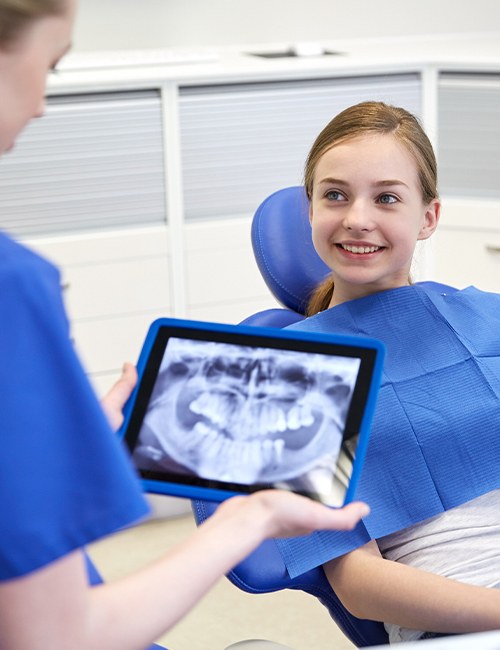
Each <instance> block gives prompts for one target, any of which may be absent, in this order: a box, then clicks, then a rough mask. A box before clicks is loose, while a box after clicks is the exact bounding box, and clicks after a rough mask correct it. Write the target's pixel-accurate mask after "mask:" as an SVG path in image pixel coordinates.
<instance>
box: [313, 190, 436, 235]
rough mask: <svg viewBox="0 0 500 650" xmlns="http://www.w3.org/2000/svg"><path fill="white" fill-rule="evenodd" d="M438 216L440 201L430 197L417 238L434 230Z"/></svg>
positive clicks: (430, 233)
mask: <svg viewBox="0 0 500 650" xmlns="http://www.w3.org/2000/svg"><path fill="white" fill-rule="evenodd" d="M440 216H441V203H440V201H439V199H432V201H431V202H430V203H429V205H428V206H427V208H426V210H425V215H424V223H423V224H422V228H421V229H420V232H419V233H418V238H417V239H428V238H429V237H430V236H431V235H432V234H433V232H434V231H435V230H436V228H437V226H438V223H439V217H440ZM309 218H310V217H309Z"/></svg>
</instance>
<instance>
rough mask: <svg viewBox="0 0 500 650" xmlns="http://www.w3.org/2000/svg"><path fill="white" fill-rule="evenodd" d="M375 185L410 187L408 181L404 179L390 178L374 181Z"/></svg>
mask: <svg viewBox="0 0 500 650" xmlns="http://www.w3.org/2000/svg"><path fill="white" fill-rule="evenodd" d="M374 185H375V186H376V187H387V186H389V185H403V186H404V187H408V185H407V184H406V183H404V182H403V181H399V180H397V179H389V180H386V181H377V182H376V183H374Z"/></svg>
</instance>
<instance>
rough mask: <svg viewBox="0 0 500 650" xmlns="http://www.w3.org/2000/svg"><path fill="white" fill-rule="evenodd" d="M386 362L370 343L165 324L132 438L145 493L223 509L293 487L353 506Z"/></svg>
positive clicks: (152, 335)
mask: <svg viewBox="0 0 500 650" xmlns="http://www.w3.org/2000/svg"><path fill="white" fill-rule="evenodd" d="M383 355H384V348H383V345H382V344H381V343H380V342H379V341H376V340H373V339H368V338H362V337H359V338H358V337H347V336H338V335H334V334H319V333H310V332H299V331H296V330H280V329H273V328H267V327H252V326H245V325H223V324H217V323H205V322H197V321H188V320H179V319H170V318H165V319H159V320H157V321H155V322H154V323H153V324H152V325H151V327H150V329H149V332H148V334H147V337H146V340H145V343H144V346H143V348H142V351H141V354H140V358H139V362H138V373H139V380H138V384H137V386H136V389H135V391H134V393H133V395H132V396H131V398H130V400H129V402H128V403H127V405H126V409H125V422H124V424H123V426H122V429H121V435H122V437H123V440H124V441H125V443H126V445H127V447H128V449H129V451H130V454H131V456H132V459H133V462H134V464H135V466H136V468H137V471H138V473H139V476H140V478H141V481H142V483H143V486H144V489H145V490H146V491H147V492H152V493H160V494H168V495H173V496H180V497H186V498H190V499H203V500H208V501H222V500H224V499H226V498H228V497H230V496H233V495H235V494H248V493H251V492H255V491H256V490H262V489H267V488H281V489H286V490H291V491H294V492H297V493H299V494H303V495H306V496H309V497H311V498H313V499H316V500H318V501H321V502H323V503H325V504H327V505H330V506H341V505H343V504H344V503H347V502H348V501H350V500H352V498H353V496H354V492H355V488H356V483H357V481H358V477H359V473H360V471H361V467H362V464H363V458H364V455H365V452H366V447H367V444H368V437H369V429H370V421H371V418H372V414H373V410H374V407H375V402H376V396H377V390H378V387H379V382H380V375H381V369H382V361H383Z"/></svg>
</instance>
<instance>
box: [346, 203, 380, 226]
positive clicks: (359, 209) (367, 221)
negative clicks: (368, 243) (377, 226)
mask: <svg viewBox="0 0 500 650" xmlns="http://www.w3.org/2000/svg"><path fill="white" fill-rule="evenodd" d="M343 225H344V228H345V229H346V230H351V231H359V232H361V231H369V230H372V229H373V220H372V218H371V216H370V208H369V206H367V205H366V204H365V203H364V202H363V201H355V202H354V203H353V204H352V205H351V206H350V207H349V208H348V209H347V211H346V213H345V215H344V223H343Z"/></svg>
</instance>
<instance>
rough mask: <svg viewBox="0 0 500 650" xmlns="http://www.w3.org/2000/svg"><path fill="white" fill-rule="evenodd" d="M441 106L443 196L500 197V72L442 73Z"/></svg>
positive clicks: (440, 154)
mask: <svg viewBox="0 0 500 650" xmlns="http://www.w3.org/2000/svg"><path fill="white" fill-rule="evenodd" d="M438 106H439V122H438V133H439V137H438V159H439V170H440V180H439V182H440V191H441V194H442V195H446V196H452V197H479V198H481V199H500V119H499V117H500V75H499V74H481V73H470V74H465V73H453V72H447V73H442V74H441V75H440V77H439V96H438ZM474 218H476V217H474Z"/></svg>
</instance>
